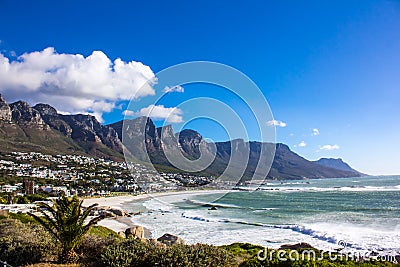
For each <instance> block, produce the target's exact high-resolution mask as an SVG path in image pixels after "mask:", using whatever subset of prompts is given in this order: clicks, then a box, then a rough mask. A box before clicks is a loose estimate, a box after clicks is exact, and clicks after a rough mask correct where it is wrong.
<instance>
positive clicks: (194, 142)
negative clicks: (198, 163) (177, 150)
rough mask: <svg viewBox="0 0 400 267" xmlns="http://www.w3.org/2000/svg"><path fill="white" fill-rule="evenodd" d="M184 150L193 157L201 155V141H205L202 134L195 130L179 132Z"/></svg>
mask: <svg viewBox="0 0 400 267" xmlns="http://www.w3.org/2000/svg"><path fill="white" fill-rule="evenodd" d="M177 136H178V138H179V144H180V146H181V148H182V150H183V151H184V152H185V153H186V154H188V155H191V156H192V157H193V158H196V159H197V158H199V157H200V148H199V146H200V143H201V142H202V141H203V137H202V136H201V134H199V133H198V132H196V131H194V130H188V129H186V130H183V131H181V132H180V133H177Z"/></svg>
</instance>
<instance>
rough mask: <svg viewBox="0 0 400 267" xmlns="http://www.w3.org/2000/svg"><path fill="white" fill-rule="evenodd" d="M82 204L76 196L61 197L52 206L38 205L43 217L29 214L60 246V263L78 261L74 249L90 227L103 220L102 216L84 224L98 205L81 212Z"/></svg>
mask: <svg viewBox="0 0 400 267" xmlns="http://www.w3.org/2000/svg"><path fill="white" fill-rule="evenodd" d="M82 203H83V200H79V199H78V198H77V197H76V196H74V197H72V198H68V197H65V196H61V197H60V198H58V199H56V200H54V201H53V205H52V206H51V205H48V204H46V203H39V204H38V206H39V208H40V209H39V211H40V212H41V213H42V215H43V216H36V215H35V214H32V213H29V215H31V216H32V217H33V218H35V220H36V221H38V222H39V223H40V224H41V225H42V226H43V227H44V228H45V229H46V230H47V231H49V232H50V234H51V235H53V236H54V238H55V239H56V240H57V241H58V242H59V243H60V244H61V247H62V253H61V257H60V259H59V261H60V262H62V263H72V262H76V261H77V260H78V255H77V253H76V252H75V248H76V247H77V246H78V245H79V244H80V242H81V241H82V240H83V237H84V236H85V234H86V233H87V232H88V231H89V230H90V227H91V226H93V225H95V224H96V223H97V222H99V221H100V220H102V219H104V218H105V216H103V215H101V216H97V217H95V218H93V219H91V220H90V221H89V222H88V223H87V224H85V220H86V219H87V217H88V216H89V214H90V213H91V211H92V210H93V209H94V207H96V206H97V205H98V204H93V205H91V206H89V207H87V208H86V209H85V210H83V209H82Z"/></svg>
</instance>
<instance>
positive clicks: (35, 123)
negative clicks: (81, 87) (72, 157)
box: [0, 97, 123, 159]
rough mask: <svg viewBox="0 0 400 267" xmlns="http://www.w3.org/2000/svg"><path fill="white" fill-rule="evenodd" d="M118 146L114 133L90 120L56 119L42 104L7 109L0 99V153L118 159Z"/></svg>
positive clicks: (14, 105)
mask: <svg viewBox="0 0 400 267" xmlns="http://www.w3.org/2000/svg"><path fill="white" fill-rule="evenodd" d="M122 147H123V146H122V143H121V141H120V140H119V138H118V134H117V133H116V132H115V130H114V129H112V128H111V127H108V126H103V125H101V124H100V123H99V122H98V121H97V120H96V119H95V118H94V117H93V116H88V115H60V114H58V113H57V111H56V110H55V109H54V108H53V107H51V106H49V105H46V104H38V105H36V106H34V107H30V106H29V104H28V103H26V102H24V101H18V102H15V103H12V104H10V105H8V104H7V103H6V101H5V100H4V98H2V97H0V152H2V151H7V152H8V151H15V150H20V151H38V152H45V153H50V154H56V153H69V154H85V155H93V156H98V157H105V158H113V159H118V158H119V159H122V155H121V152H122Z"/></svg>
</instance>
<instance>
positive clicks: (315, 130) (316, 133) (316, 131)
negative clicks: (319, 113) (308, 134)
mask: <svg viewBox="0 0 400 267" xmlns="http://www.w3.org/2000/svg"><path fill="white" fill-rule="evenodd" d="M312 135H313V136H317V135H319V130H318V129H317V128H314V129H313V130H312Z"/></svg>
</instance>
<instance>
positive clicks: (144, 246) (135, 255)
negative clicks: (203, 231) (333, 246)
mask: <svg viewBox="0 0 400 267" xmlns="http://www.w3.org/2000/svg"><path fill="white" fill-rule="evenodd" d="M57 201H58V202H55V203H54V206H53V207H46V208H47V209H48V210H49V211H50V212H51V213H52V214H53V215H52V216H50V217H49V216H48V215H46V216H47V217H46V216H44V217H41V218H38V217H35V216H33V217H31V216H29V215H24V214H10V215H9V216H7V217H4V216H3V217H1V216H0V260H1V261H7V263H9V264H11V265H12V266H42V267H43V266H69V267H72V266H88V267H92V266H99V267H102V266H104V267H105V266H110V267H130V266H143V267H147V266H148V267H150V266H177V267H192V266H193V267H195V266H228V267H230V266H240V267H263V266H282V267H286V266H293V267H295V266H296V267H297V266H304V267H310V266H361V267H375V266H377V267H380V266H395V265H394V264H392V263H389V262H380V261H364V262H356V261H351V260H348V261H346V260H341V259H340V258H339V259H338V260H335V261H332V260H330V259H329V258H328V257H327V256H325V257H324V258H323V259H322V260H313V259H304V260H297V261H292V260H290V259H289V258H288V257H287V256H286V260H280V259H278V256H277V253H275V254H273V256H272V257H266V259H265V260H260V259H258V257H257V255H258V254H259V252H260V250H263V249H264V248H263V247H261V246H256V245H252V244H243V243H234V244H231V245H226V246H221V247H216V246H211V245H206V244H196V245H183V244H175V245H171V246H166V245H164V244H161V243H158V242H150V241H149V240H139V239H134V238H127V239H125V238H121V237H120V236H119V235H117V234H116V233H114V232H113V231H111V230H109V229H107V228H104V227H100V226H93V227H91V226H92V223H89V224H85V223H84V221H85V219H86V217H87V212H84V211H80V208H81V203H80V201H79V200H78V199H74V198H72V199H67V198H61V199H59V200H57ZM98 219H99V218H97V219H96V220H95V221H97V220H98ZM304 249H305V248H299V249H298V250H297V251H298V252H299V253H300V254H301V252H302V250H304ZM313 251H315V253H316V255H317V258H319V256H320V252H319V251H318V250H315V249H314V250H313ZM287 252H288V253H286V255H289V250H287ZM71 259H72V261H74V264H70V265H55V264H56V263H60V262H66V261H71ZM39 263H40V264H39ZM30 264H31V265H30ZM32 264H36V265H32Z"/></svg>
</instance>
